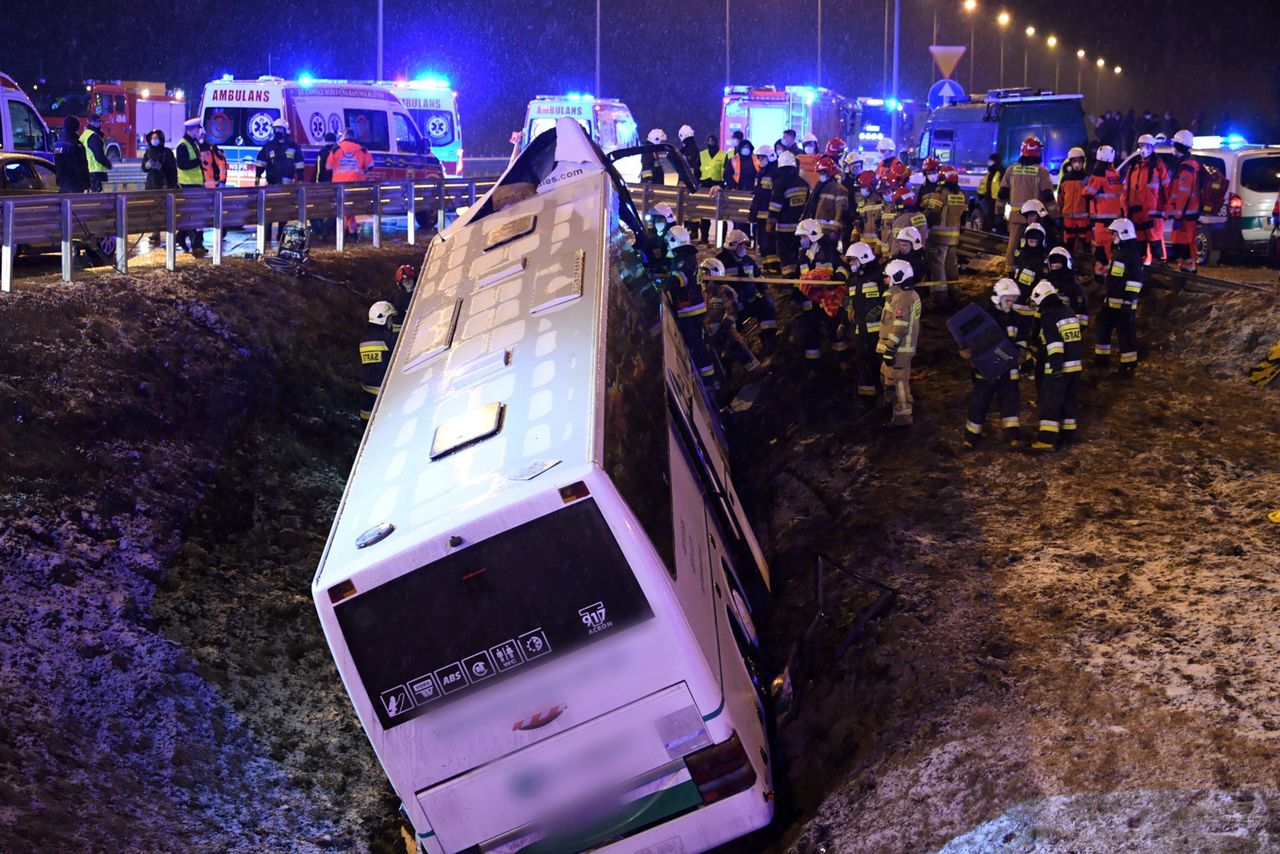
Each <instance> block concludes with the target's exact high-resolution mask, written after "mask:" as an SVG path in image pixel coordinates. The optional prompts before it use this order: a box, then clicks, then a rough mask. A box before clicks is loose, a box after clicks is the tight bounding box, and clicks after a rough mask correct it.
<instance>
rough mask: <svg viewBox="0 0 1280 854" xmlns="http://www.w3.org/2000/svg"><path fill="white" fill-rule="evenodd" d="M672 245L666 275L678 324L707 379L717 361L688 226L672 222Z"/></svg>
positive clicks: (696, 253)
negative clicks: (710, 342)
mask: <svg viewBox="0 0 1280 854" xmlns="http://www.w3.org/2000/svg"><path fill="white" fill-rule="evenodd" d="M667 240H668V243H670V245H671V273H670V275H669V276H668V277H667V281H666V287H667V292H668V293H669V294H671V302H672V303H673V304H674V305H675V309H676V325H677V326H678V327H680V335H681V336H682V337H683V338H684V342H685V345H686V346H687V347H688V348H689V356H690V358H691V359H693V366H694V369H695V370H696V371H697V372H698V375H699V376H700V377H702V378H703V379H704V380H707V381H710V380H711V378H712V377H714V375H715V372H716V368H715V361H714V360H713V359H712V358H711V351H710V350H709V349H708V348H707V341H706V327H705V325H704V323H703V321H704V318H703V315H704V314H706V313H707V301H706V299H705V298H704V297H703V295H702V286H701V284H700V283H699V282H698V250H697V248H696V247H694V246H692V245H690V240H691V237H690V234H689V229H687V228H685V227H684V226H683V225H673V226H672V227H671V230H670V231H669V232H667Z"/></svg>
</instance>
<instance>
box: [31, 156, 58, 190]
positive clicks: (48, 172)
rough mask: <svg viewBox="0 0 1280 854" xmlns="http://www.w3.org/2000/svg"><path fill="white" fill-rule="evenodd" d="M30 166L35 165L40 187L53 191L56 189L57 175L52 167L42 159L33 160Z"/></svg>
mask: <svg viewBox="0 0 1280 854" xmlns="http://www.w3.org/2000/svg"><path fill="white" fill-rule="evenodd" d="M31 165H32V166H34V167H35V170H36V176H37V177H39V179H40V189H42V190H49V191H50V192H55V191H57V189H58V175H57V173H56V172H54V171H53V167H52V166H50V165H49V164H47V163H45V162H44V161H43V160H37V161H34V162H33V163H32V164H31Z"/></svg>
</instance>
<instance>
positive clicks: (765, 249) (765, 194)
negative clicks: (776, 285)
mask: <svg viewBox="0 0 1280 854" xmlns="http://www.w3.org/2000/svg"><path fill="white" fill-rule="evenodd" d="M756 160H757V161H758V162H759V164H760V175H759V178H758V179H757V180H756V188H755V190H754V191H752V194H751V209H750V213H751V237H752V238H753V239H754V240H755V242H756V250H757V251H759V252H760V254H761V255H770V254H772V253H773V241H772V239H771V236H770V235H767V234H766V233H765V231H766V229H765V226H766V225H768V222H769V200H770V199H771V198H772V196H773V176H774V175H775V174H777V171H778V159H777V155H775V154H774V152H773V146H772V145H769V144H767V143H766V144H765V145H763V146H761V147H760V150H759V152H758V153H757V154H756Z"/></svg>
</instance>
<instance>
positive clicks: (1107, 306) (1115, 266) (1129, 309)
mask: <svg viewBox="0 0 1280 854" xmlns="http://www.w3.org/2000/svg"><path fill="white" fill-rule="evenodd" d="M1110 228H1111V235H1112V241H1113V242H1112V246H1111V262H1110V263H1109V264H1108V265H1107V273H1106V286H1107V296H1106V301H1105V302H1104V303H1103V304H1102V310H1101V311H1099V312H1098V328H1097V330H1096V332H1095V333H1094V344H1093V354H1094V364H1096V365H1099V366H1107V365H1110V364H1111V333H1112V331H1115V332H1116V333H1117V337H1118V338H1119V343H1120V373H1121V375H1124V376H1131V375H1132V374H1133V373H1134V371H1136V370H1137V368H1138V297H1140V296H1141V295H1142V284H1143V280H1144V277H1145V268H1144V267H1143V264H1142V257H1143V252H1144V250H1145V248H1146V247H1145V246H1144V244H1143V243H1142V241H1140V240H1138V236H1137V232H1136V230H1135V229H1134V227H1133V223H1132V222H1131V221H1130V220H1128V219H1126V218H1124V217H1121V218H1120V219H1117V220H1114V221H1113V222H1112V223H1111V227H1110Z"/></svg>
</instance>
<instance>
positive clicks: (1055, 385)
mask: <svg viewBox="0 0 1280 854" xmlns="http://www.w3.org/2000/svg"><path fill="white" fill-rule="evenodd" d="M1031 301H1032V302H1033V303H1034V304H1035V305H1036V308H1037V310H1038V312H1039V315H1040V332H1039V338H1040V344H1041V353H1042V358H1043V359H1044V363H1045V364H1044V378H1043V379H1042V380H1041V381H1040V391H1039V400H1038V404H1039V405H1038V407H1037V413H1036V415H1037V418H1038V419H1039V421H1040V431H1039V433H1038V434H1037V436H1036V441H1035V442H1034V443H1032V445H1031V447H1032V448H1034V449H1035V450H1037V451H1051V450H1053V449H1054V448H1055V447H1057V445H1058V441H1059V439H1060V438H1061V439H1062V440H1065V441H1069V440H1071V439H1073V438H1074V437H1075V433H1076V426H1077V423H1076V396H1077V394H1078V393H1079V386H1080V382H1079V381H1080V372H1081V371H1082V370H1083V358H1084V345H1083V344H1082V343H1081V341H1080V337H1081V336H1080V322H1079V321H1078V320H1077V319H1076V316H1075V313H1074V312H1072V311H1071V306H1069V305H1067V301H1066V300H1064V299H1062V297H1061V296H1060V295H1059V294H1058V292H1057V290H1055V289H1054V287H1053V285H1052V284H1050V283H1049V282H1047V281H1043V280H1042V281H1041V282H1039V283H1038V284H1037V285H1036V286H1035V288H1034V289H1033V290H1032V291H1031Z"/></svg>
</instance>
